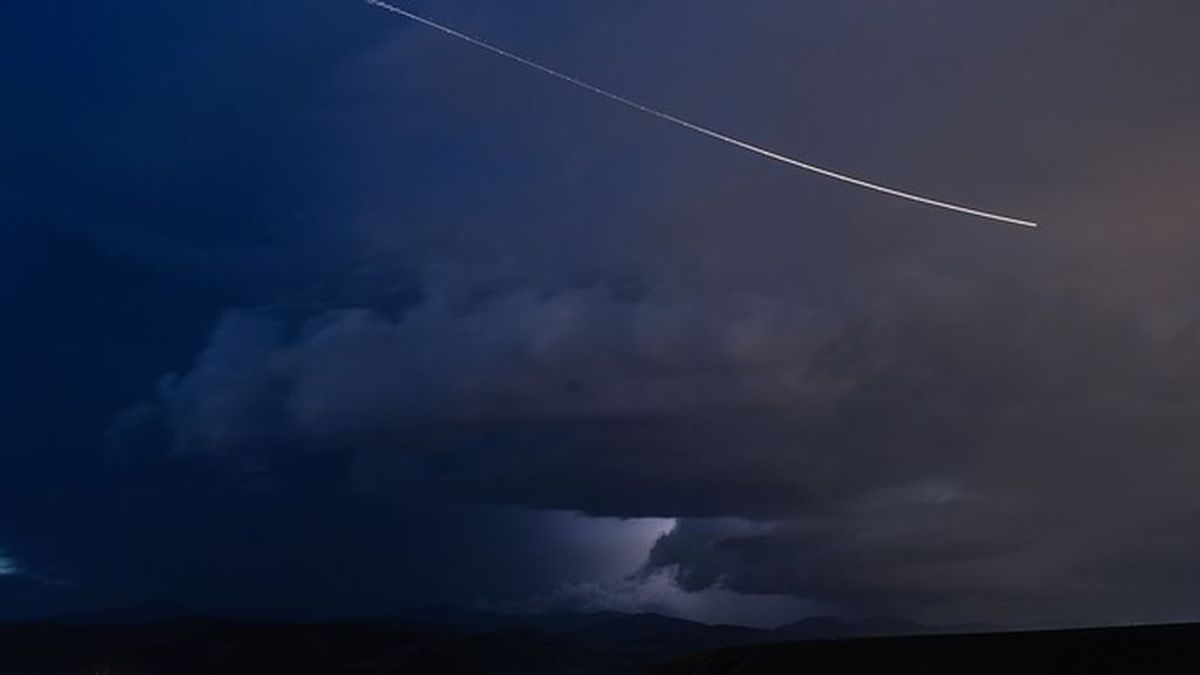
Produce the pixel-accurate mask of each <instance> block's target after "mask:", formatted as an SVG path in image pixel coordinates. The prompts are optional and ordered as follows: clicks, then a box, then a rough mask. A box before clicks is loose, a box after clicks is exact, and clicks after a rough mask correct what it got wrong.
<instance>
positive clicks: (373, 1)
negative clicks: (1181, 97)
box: [366, 0, 1037, 227]
mask: <svg viewBox="0 0 1200 675" xmlns="http://www.w3.org/2000/svg"><path fill="white" fill-rule="evenodd" d="M366 2H367V4H369V5H374V6H375V7H378V8H380V9H385V10H387V11H389V12H392V13H394V14H399V15H400V16H404V17H407V18H409V19H412V20H413V21H416V22H419V23H421V24H424V25H426V26H428V27H430V28H433V29H435V30H437V31H440V32H442V33H445V34H446V35H449V36H451V37H454V38H457V39H459V40H462V41H463V42H467V43H469V44H472V45H475V46H476V47H480V48H482V49H486V50H487V51H489V52H492V53H493V54H498V55H500V56H503V57H504V58H506V59H509V60H511V61H515V62H517V63H520V64H522V65H524V66H528V67H530V68H533V69H534V70H538V71H540V72H542V73H545V74H546V75H549V76H551V77H554V78H557V79H559V80H562V81H563V82H567V83H569V84H572V85H575V86H576V87H579V88H581V89H584V90H586V91H590V92H592V93H593V94H598V95H600V96H603V97H604V98H607V99H609V100H610V101H615V102H616V103H620V104H621V105H623V106H627V107H629V108H633V109H634V110H639V111H641V112H644V113H646V114H649V115H653V116H654V117H657V118H659V119H661V120H664V121H667V122H670V123H672V124H675V125H677V126H680V127H683V128H685V129H690V130H691V131H695V132H696V133H699V134H704V135H705V136H708V137H709V138H714V139H716V140H718V141H722V142H724V143H728V144H730V145H733V146H736V147H739V148H742V149H743V150H749V151H750V152H753V153H755V154H758V155H761V156H763V157H766V158H768V159H773V160H776V161H778V162H783V163H784V164H788V165H790V166H794V167H796V168H799V169H803V170H805V171H810V172H812V173H815V174H819V175H821V176H825V177H826V178H832V179H834V180H838V181H842V182H843V183H849V184H850V185H854V186H857V187H860V188H863V189H866V190H874V191H875V192H881V193H883V194H885V195H888V196H891V197H897V198H899V199H907V200H909V201H912V202H917V203H919V204H925V205H926V206H932V207H935V208H939V209H946V210H948V211H954V212H957V213H963V214H966V215H969V216H975V217H978V218H986V219H988V220H993V221H997V222H1001V223H1007V224H1009V225H1020V226H1022V227H1037V223H1035V222H1032V221H1028V220H1021V219H1019V218H1012V217H1010V216H1004V215H1000V214H998V213H991V212H989V211H983V210H980V209H974V208H970V207H967V206H961V205H958V204H951V203H949V202H944V201H940V200H937V199H932V198H930V197H923V196H921V195H917V194H913V193H911V192H904V191H903V190H897V189H895V188H890V187H887V186H884V185H879V184H877V183H872V182H870V181H866V180H863V179H861V178H855V177H854V176H849V175H846V174H844V173H839V172H837V171H832V170H830V169H826V168H823V167H819V166H816V165H814V164H809V163H807V162H802V161H800V160H798V159H792V158H791V157H787V156H785V155H781V154H779V153H777V152H772V151H771V150H767V149H766V148H762V147H759V146H757V145H753V144H751V143H747V142H746V141H742V140H738V139H736V138H733V137H732V136H726V135H725V134H722V133H720V132H717V131H713V130H712V129H708V128H705V127H702V126H700V125H698V124H694V123H692V122H688V121H687V120H684V119H680V118H678V117H675V116H674V115H670V114H667V113H665V112H662V111H659V110H655V109H653V108H650V107H648V106H645V105H642V104H641V103H638V102H637V101H633V100H631V99H628V98H625V97H624V96H620V95H618V94H614V93H612V92H610V91H606V90H604V89H601V88H600V87H597V86H595V85H593V84H589V83H587V82H584V81H583V80H580V79H578V78H575V77H572V76H571V75H567V74H566V73H563V72H560V71H557V70H555V69H553V68H550V67H549V66H544V65H542V64H540V63H538V62H536V61H533V60H531V59H528V58H525V57H524V56H520V55H518V54H514V53H512V52H510V51H508V50H505V49H501V48H500V47H497V46H495V45H493V44H490V43H488V42H484V41H483V40H480V39H478V38H474V37H471V36H470V35H467V34H465V33H461V32H459V31H457V30H454V29H453V28H450V27H449V26H445V25H442V24H440V23H437V22H436V21H433V20H431V19H427V18H425V17H423V16H420V15H418V14H413V13H412V12H409V11H407V10H404V9H401V8H399V7H396V6H395V5H392V4H389V3H387V2H383V0H366Z"/></svg>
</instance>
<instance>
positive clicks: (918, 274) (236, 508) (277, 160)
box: [0, 0, 1200, 626]
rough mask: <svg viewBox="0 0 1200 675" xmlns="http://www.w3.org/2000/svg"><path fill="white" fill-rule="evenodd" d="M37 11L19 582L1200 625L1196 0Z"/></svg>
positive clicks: (309, 600)
mask: <svg viewBox="0 0 1200 675" xmlns="http://www.w3.org/2000/svg"><path fill="white" fill-rule="evenodd" d="M402 6H404V7H407V8H411V9H413V10H416V11H421V12H424V13H427V14H429V15H430V16H432V17H436V18H438V19H439V20H442V21H445V22H446V23H448V24H450V25H453V26H456V27H459V28H461V29H462V30H465V31H467V32H469V33H472V34H476V35H479V36H483V37H486V38H488V39H489V40H491V41H493V42H495V43H497V44H499V45H502V46H505V47H507V48H511V49H513V50H515V51H517V52H520V53H523V54H527V55H530V56H534V57H537V58H538V59H540V60H542V61H544V62H546V63H547V64H549V65H552V66H554V67H557V68H561V69H563V70H565V71H567V72H569V73H572V74H575V75H578V76H580V77H583V78H585V79H588V80H590V81H593V82H595V83H597V84H599V85H602V86H605V87H608V88H611V89H613V90H615V91H617V92H620V93H622V94H624V95H628V96H630V97H633V98H635V99H637V100H640V101H644V102H647V103H649V104H652V105H654V106H657V107H660V108H662V109H664V110H667V111H669V112H672V113H675V114H678V115H680V116H683V117H685V118H688V119H692V120H695V121H698V122H702V123H704V124H708V125H711V126H713V127H715V128H717V129H719V130H721V131H725V132H728V133H731V134H733V135H736V136H739V137H742V138H745V139H747V140H749V141H751V142H754V143H758V144H761V145H764V146H767V147H770V148H772V149H774V150H777V151H779V152H783V153H785V154H789V155H793V156H796V157H800V158H803V159H805V160H809V161H813V162H816V163H819V164H822V165H825V166H829V167H831V168H835V169H840V170H846V171H849V172H853V173H856V174H858V175H863V176H866V177H868V178H871V179H875V180H879V181H880V182H883V183H886V184H889V185H895V186H897V187H901V188H905V189H911V190H914V191H919V192H923V193H929V194H931V195H933V196H936V197H939V198H944V199H948V200H951V201H956V202H962V203H968V204H971V205H975V206H979V207H981V208H986V209H989V210H995V211H1000V212H1003V213H1011V214H1013V215H1018V216H1025V217H1029V218H1032V219H1036V220H1038V221H1040V222H1042V223H1043V227H1042V228H1040V229H1038V230H1025V229H1021V228H1014V227H1010V226H1004V225H998V224H995V223H988V222H986V221H982V220H977V219H972V218H967V217H963V216H961V215H955V214H951V213H946V212H942V211H937V210H934V209H930V208H926V207H921V206H918V205H914V204H911V203H907V202H901V201H897V200H894V199H889V198H886V197H883V196H880V195H877V194H873V193H868V192H864V191H861V190H856V189H854V188H852V187H849V186H846V185H842V184H838V183H834V182H831V181H828V180H825V179H822V178H819V177H816V176H812V175H810V174H805V173H802V172H798V171H796V170H794V169H790V168H788V167H785V166H782V165H780V164H777V163H773V162H770V161H766V160H764V159H762V158H761V157H756V156H754V155H751V154H748V153H744V152H741V151H739V150H736V149H734V148H730V147H728V146H725V145H722V144H719V143H715V142H713V141H712V140H710V139H705V138H703V137H701V136H698V135H695V134H690V133H688V132H686V131H683V130H680V129H678V128H676V127H672V126H670V125H666V124H663V123H662V122H661V121H658V120H655V119H653V118H650V117H647V116H645V115H640V114H638V113H636V112H634V111H630V110H628V109H625V108H621V107H619V106H615V105H613V104H612V103H610V102H607V101H604V100H603V99H599V98H597V97H595V96H592V95H589V94H587V93H584V92H581V91H579V90H577V89H573V88H571V87H569V86H565V85H564V84H563V83H561V82H556V81H555V80H553V79H550V78H547V77H545V76H544V75H540V74H538V73H535V72H531V71H529V70H527V69H523V68H522V67H520V66H518V65H515V64H513V63H510V62H507V61H504V60H502V59H499V58H497V57H495V56H494V55H490V54H488V53H486V52H482V51H479V50H477V49H473V48H471V47H469V46H466V45H463V44H461V43H458V42H455V41H452V40H448V39H447V38H446V37H445V36H442V35H439V34H437V33H435V32H432V31H430V30H428V29H427V28H423V27H421V26H417V25H414V24H412V23H410V22H408V21H405V20H403V19H402V18H400V17H397V16H394V15H389V14H387V13H384V12H381V11H380V10H378V9H375V8H371V7H369V6H367V5H365V4H362V3H359V2H355V1H353V0H344V1H343V0H292V1H290V2H287V3H273V2H267V3H262V2H256V3H251V2H161V1H151V0H126V1H124V2H95V1H93V2H87V3H83V2H77V1H75V0H64V1H62V2H54V3H49V2H33V1H31V0H16V1H15V2H5V3H3V6H0V82H2V83H3V88H2V92H3V93H2V95H0V96H2V103H0V134H2V136H0V138H3V146H2V148H0V299H2V302H3V305H2V307H3V310H4V311H3V313H2V314H0V416H2V417H0V421H2V423H0V618H21V617H37V616H48V615H55V614H61V613H65V612H76V611H90V610H96V609H100V608H115V607H130V606H138V605H171V606H178V607H186V608H189V609H192V610H195V611H203V612H210V613H217V614H227V615H236V616H255V617H287V618H298V617H326V616H349V615H380V614H387V613H389V612H395V611H399V610H401V609H403V608H407V607H414V606H430V605H438V606H451V607H460V608H468V609H484V610H497V611H560V610H561V611H568V610H569V611H586V610H596V609H616V610H622V611H660V612H666V613H669V614H675V615H681V616H684V617H688V618H693V619H701V620H707V621H732V622H740V623H753V624H760V625H769V624H774V623H780V622H784V621H788V620H794V619H797V618H800V617H803V616H807V615H818V614H833V615H842V616H847V617H863V616H873V615H888V616H896V617H902V618H908V619H914V620H920V621H926V622H962V621H970V622H989V623H992V624H996V625H1018V626H1038V625H1051V624H1060V623H1081V624H1095V623H1107V622H1128V621H1167V620H1184V619H1200V575H1197V574H1196V570H1197V569H1198V568H1200V189H1198V186H1200V159H1198V158H1200V123H1198V122H1197V120H1200V40H1197V39H1196V37H1197V35H1200V5H1198V4H1197V3H1196V2H1195V1H1194V0H1156V1H1155V2H1127V1H1125V0H1053V1H1044V0H1021V1H1015V2H1014V1H1008V0H1004V1H1001V0H995V1H988V2H970V3H965V2H960V1H958V0H911V1H907V2H893V1H892V0H854V1H853V2H846V1H843V0H811V1H805V2H796V1H794V0H762V1H759V2H753V3H742V2H730V1H724V2H722V1H718V0H654V1H652V2H646V1H634V0H576V1H573V2H561V1H560V0H514V1H506V2H503V3H499V2H485V1H484V0H453V1H450V0H443V1H442V2H434V1H433V0H420V1H417V0H413V1H412V2H408V3H405V4H403V5H402Z"/></svg>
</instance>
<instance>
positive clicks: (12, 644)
mask: <svg viewBox="0 0 1200 675" xmlns="http://www.w3.org/2000/svg"><path fill="white" fill-rule="evenodd" d="M933 630H935V629H931V628H929V627H926V626H921V625H920V624H915V623H911V622H906V621H899V620H894V619H872V620H868V621H861V622H845V621H841V620H838V619H831V618H810V619H805V620H803V621H799V622H796V623H794V624H790V625H788V626H783V627H781V628H779V629H777V630H764V629H757V628H747V627H743V626H728V625H708V624H703V623H697V622H693V621H686V620H683V619H677V618H672V617H668V616H662V615H659V614H620V613H616V612H595V613H582V614H566V613H564V614H540V615H511V614H489V613H472V612H456V611H453V610H436V611H435V610H413V611H409V612H401V613H399V614H398V615H396V616H392V617H387V618H376V619H364V620H355V621H330V622H315V623H305V622H286V621H281V622H262V621H258V622H256V621H238V620H232V619H218V618H212V617H203V616H197V615H195V614H194V613H192V612H189V611H188V610H186V609H184V608H180V607H174V606H169V605H146V606H139V607H133V608H129V609H121V610H105V611H99V612H90V613H85V614H73V615H69V616H64V617H60V618H59V619H57V620H53V621H40V622H27V623H14V624H7V625H0V673H9V672H12V673H22V674H25V673H28V674H30V675H38V674H41V673H46V674H47V675H49V674H51V673H95V672H119V673H171V674H172V675H193V674H201V673H204V674H208V673H212V674H213V675H218V674H219V675H240V674H242V673H275V672H279V673H287V675H302V674H304V673H328V672H336V673H346V674H353V673H421V674H422V675H425V674H429V675H437V674H439V673H489V674H492V675H505V674H507V673H531V674H538V673H546V674H551V673H577V674H580V675H589V674H592V673H612V674H625V675H632V674H638V673H648V672H652V671H653V670H654V669H655V668H658V667H660V666H662V665H663V664H667V663H670V662H672V661H676V660H678V659H681V658H683V657H686V656H688V655H693V654H698V653H712V652H713V651H714V650H722V649H728V648H737V647H743V648H750V649H753V648H755V647H757V646H761V645H766V644H768V643H775V642H780V641H786V640H797V639H801V640H826V641H827V640H833V639H840V638H852V637H860V636H863V635H875V634H880V633H889V634H913V633H922V632H930V631H933Z"/></svg>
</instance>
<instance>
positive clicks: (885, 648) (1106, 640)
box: [658, 624, 1200, 675]
mask: <svg viewBox="0 0 1200 675" xmlns="http://www.w3.org/2000/svg"><path fill="white" fill-rule="evenodd" d="M658 672H659V675H724V674H727V673H728V674H730V675H732V674H734V673H736V674H737V675H775V674H779V675H784V674H787V675H791V674H793V673H804V674H805V675H825V674H827V673H828V674H834V673H837V674H839V675H840V674H842V673H846V674H851V673H887V675H907V674H910V673H911V674H913V675H918V674H919V675H965V674H968V673H969V674H971V675H991V674H997V675H998V674H1000V673H1004V674H1006V675H1007V674H1011V673H1048V674H1053V675H1073V674H1076V673H1078V674H1079V675H1085V674H1086V675H1098V674H1109V673H1112V674H1121V675H1125V674H1128V675H1174V674H1176V673H1179V674H1182V673H1190V674H1195V673H1200V625H1197V624H1192V625H1179V626H1146V627H1137V628H1105V629H1094V630H1070V631H1043V632H1027V633H992V634H975V635H938V636H916V637H914V636H909V637H889V638H872V639H850V640H827V641H809V642H793V643H784V644H769V645H755V646H744V647H730V648H725V649H720V650H716V651H712V652H706V653H703V654H697V655H694V656H690V657H686V658H683V659H680V660H678V661H676V662H675V663H672V664H670V665H668V666H666V667H664V668H662V669H661V670H659V671H658Z"/></svg>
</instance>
